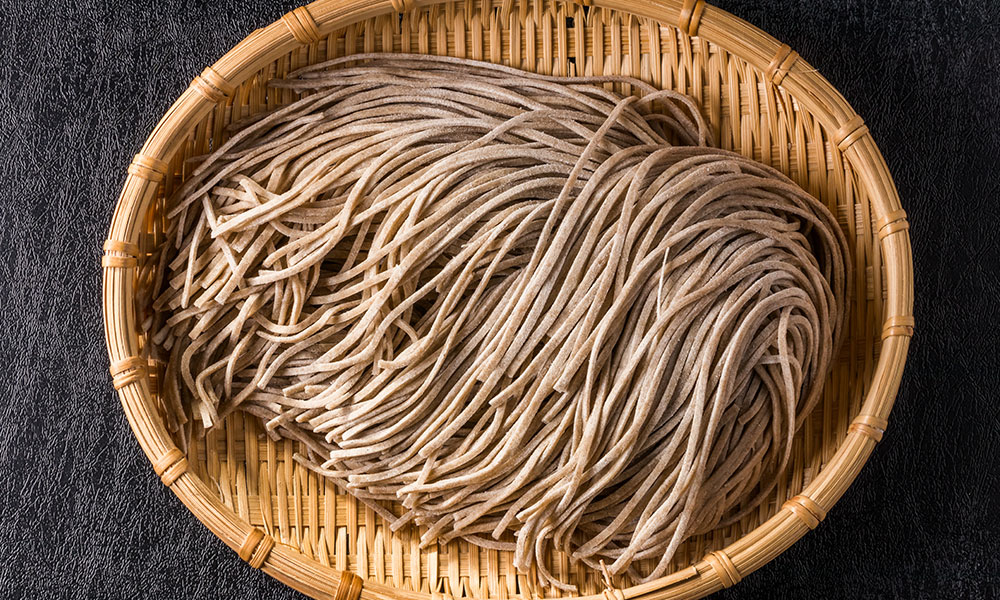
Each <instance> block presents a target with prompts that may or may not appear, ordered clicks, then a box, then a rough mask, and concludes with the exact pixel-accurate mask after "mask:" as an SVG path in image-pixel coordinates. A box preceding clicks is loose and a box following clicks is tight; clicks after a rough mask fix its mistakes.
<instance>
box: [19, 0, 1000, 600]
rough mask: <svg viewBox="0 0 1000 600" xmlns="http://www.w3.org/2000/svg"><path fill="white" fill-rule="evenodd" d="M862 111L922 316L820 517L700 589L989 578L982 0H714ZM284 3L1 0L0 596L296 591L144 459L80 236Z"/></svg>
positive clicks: (995, 204) (796, 593) (994, 527)
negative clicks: (218, 68)
mask: <svg viewBox="0 0 1000 600" xmlns="http://www.w3.org/2000/svg"><path fill="white" fill-rule="evenodd" d="M711 3H712V4H714V5H716V6H719V7H721V8H724V9H726V10H729V11H731V12H733V13H735V14H736V15H738V16H740V17H742V18H744V19H746V20H748V21H750V22H751V23H753V24H754V25H756V26H758V27H760V28H761V29H763V30H764V31H767V32H768V33H770V34H771V35H773V36H775V37H776V38H778V39H780V40H782V41H784V42H786V43H788V44H789V45H790V46H791V47H792V48H794V49H795V50H797V51H798V52H799V53H800V54H801V55H802V56H803V57H804V58H805V59H806V60H808V61H809V62H810V63H811V64H812V65H813V66H815V67H816V68H818V69H819V70H820V71H821V72H822V73H823V74H824V75H825V76H826V77H827V78H828V79H829V80H830V81H831V83H833V85H834V86H835V87H836V88H837V89H839V90H840V91H841V92H842V93H843V94H844V95H845V96H846V97H847V99H848V101H849V102H851V103H852V105H853V106H854V108H855V109H856V110H857V112H858V113H859V114H861V115H862V116H864V118H865V121H866V123H867V124H868V125H869V127H870V128H871V131H872V134H873V135H874V137H875V140H876V142H877V143H878V145H879V147H880V148H881V150H882V152H883V153H884V154H885V157H886V161H887V162H888V164H889V168H890V170H891V172H892V174H893V176H894V178H895V180H896V183H897V186H898V187H899V191H900V196H901V197H902V200H903V204H904V206H905V208H906V210H907V213H908V215H909V218H910V222H911V234H912V240H913V250H914V259H915V271H916V289H917V296H916V306H915V313H916V320H917V323H919V325H920V329H919V331H918V333H917V335H916V337H915V338H914V341H913V345H912V346H911V350H910V355H909V358H908V360H907V366H906V372H905V374H904V376H903V384H902V387H901V388H900V393H899V397H898V399H897V403H896V408H895V409H894V410H893V412H892V416H891V422H890V426H889V431H888V433H887V434H886V437H885V439H884V440H883V441H882V442H881V443H880V444H879V446H878V448H877V449H876V450H875V453H874V454H873V456H872V459H871V460H870V461H869V463H868V464H867V465H866V466H865V468H864V469H863V470H862V472H861V475H860V477H859V478H858V479H857V481H856V482H855V483H854V484H853V485H852V486H851V487H850V489H849V490H848V492H847V494H846V495H845V496H844V498H843V499H842V500H841V501H840V502H839V503H838V504H837V505H836V507H835V508H834V509H833V510H832V511H831V513H830V515H829V517H828V518H827V520H826V521H824V522H823V524H822V525H821V526H820V527H819V528H818V529H817V530H816V531H814V532H812V533H810V534H808V535H807V536H806V537H805V538H803V539H802V540H801V541H799V542H798V543H796V544H795V545H794V546H793V547H792V548H791V549H790V550H788V551H787V552H786V553H784V554H783V555H782V556H781V557H779V558H778V559H776V560H775V561H773V562H771V563H769V564H768V565H767V566H766V567H764V568H763V569H761V570H760V571H757V572H756V573H754V574H753V575H751V576H749V577H747V578H746V579H745V580H744V581H743V582H742V583H740V584H739V585H738V586H736V587H734V588H732V589H729V590H726V591H725V592H721V593H719V594H718V595H717V598H723V599H726V600H732V599H737V598H739V599H744V598H779V599H780V598H803V597H815V598H830V599H836V598H907V599H908V598H940V599H951V598H955V599H959V598H963V599H964V598H970V599H979V598H995V597H1000V520H998V519H997V518H996V515H997V514H998V513H1000V466H998V464H997V460H996V457H997V456H998V455H1000V404H998V403H997V401H996V397H997V390H998V389H1000V360H998V359H997V356H998V353H997V352H996V346H997V343H998V341H1000V340H998V335H997V325H996V323H997V322H1000V300H998V298H1000V279H998V269H997V265H1000V240H998V233H997V232H998V230H1000V227H998V226H997V223H998V218H1000V201H998V199H997V198H998V197H1000V151H998V148H1000V88H998V87H997V86H996V82H997V81H1000V39H998V38H1000V4H997V3H992V2H954V3H943V2H938V1H936V0H922V1H915V2H913V1H910V2H903V1H899V0H889V1H886V2H878V3H858V2H842V1H841V0H798V1H791V0H774V1H772V2H767V3H759V2H752V1H750V0H740V1H722V0H713V1H712V2H711ZM294 6H295V3H292V2H273V1H268V2H264V1H261V0H250V1H242V2H236V1H234V0H217V1H213V2H191V1H188V2H181V1H176V0H164V1H158V2H153V1H151V0H150V1H146V2H138V1H123V2H112V1H107V0H104V1H98V0H74V1H73V2H69V1H66V0H53V1H51V2H50V1H46V2H42V1H40V0H0V64H2V67H3V68H0V154H2V156H0V361H2V362H0V364H2V367H0V398H2V399H3V401H2V402H0V514H2V518H0V597H2V598H14V599H17V598H111V599H117V598H152V599H159V598H190V599H201V598H222V599H230V598H247V597H262V598H274V599H283V598H299V597H301V596H299V595H298V594H296V593H295V592H292V591H291V590H290V589H288V588H285V587H284V586H283V585H282V584H280V583H278V582H277V581H275V580H272V579H270V578H269V577H268V576H266V575H264V574H263V573H261V572H259V571H255V570H253V569H251V568H250V567H249V566H247V565H246V564H245V563H243V562H242V561H240V560H239V558H238V557H237V556H236V554H235V553H234V552H232V551H231V550H229V549H228V548H226V547H225V546H224V545H223V544H222V542H220V541H219V540H217V539H216V538H215V537H214V536H213V535H212V534H211V533H210V532H209V531H208V530H207V529H205V528H204V527H203V526H202V525H201V524H200V523H198V522H197V520H196V519H195V518H194V517H193V516H191V515H190V513H188V512H187V510H186V509H185V508H184V506H183V505H181V503H180V502H179V501H178V500H177V498H176V497H175V496H174V495H173V494H172V493H171V492H170V491H169V490H167V489H165V488H164V487H163V486H162V484H160V482H159V481H158V480H157V478H156V477H155V476H154V475H153V473H152V469H151V468H150V466H149V463H148V462H147V461H146V459H145V457H144V456H143V455H142V452H141V451H140V449H139V445H138V443H137V442H136V441H135V439H134V438H133V436H132V433H131V431H130V430H129V428H128V425H127V423H126V421H125V417H124V414H123V413H122V410H121V407H120V404H119V403H118V400H117V398H116V397H115V394H114V392H113V390H112V389H111V382H110V377H109V376H108V371H107V364H108V363H107V353H106V350H105V347H104V332H103V327H102V325H101V309H100V267H99V257H100V244H101V242H102V240H103V239H104V238H105V237H106V233H107V227H108V223H109V222H110V218H111V211H112V209H113V208H114V203H115V199H116V198H117V195H118V192H119V191H120V189H121V185H122V182H123V181H124V179H125V167H126V166H127V164H128V161H129V159H130V158H131V156H132V155H133V154H134V153H135V152H136V151H138V149H139V147H140V145H141V143H142V141H143V140H144V139H145V138H146V136H147V135H148V134H149V132H150V130H151V129H152V127H153V125H154V124H155V123H156V120H157V119H158V118H159V117H160V115H162V114H163V113H164V112H165V111H166V109H167V108H168V107H169V106H170V104H171V102H172V101H173V99H174V98H176V97H177V96H178V95H179V94H180V93H181V91H183V89H184V88H185V87H186V86H187V84H188V83H189V82H190V80H191V78H192V77H193V76H194V75H195V74H197V73H198V72H199V71H200V70H201V69H202V68H203V67H204V66H205V65H206V64H209V63H211V62H213V61H214V60H216V59H217V58H218V57H219V56H221V55H222V54H223V53H225V51H226V50H228V49H229V48H230V47H232V46H233V45H234V44H236V43H237V42H238V41H239V40H240V39H242V38H243V37H244V36H245V35H246V34H247V33H249V32H250V31H253V30H254V29H256V28H257V27H262V26H264V25H267V24H268V23H270V22H272V21H274V20H275V19H277V18H279V17H280V16H281V15H282V14H283V13H285V12H286V11H288V10H290V9H291V8H294Z"/></svg>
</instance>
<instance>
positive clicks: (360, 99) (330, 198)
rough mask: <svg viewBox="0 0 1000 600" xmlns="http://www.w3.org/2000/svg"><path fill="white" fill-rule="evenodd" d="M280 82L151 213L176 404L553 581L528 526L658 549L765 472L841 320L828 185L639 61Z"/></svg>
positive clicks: (646, 550) (428, 60) (446, 64)
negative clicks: (271, 441)
mask: <svg viewBox="0 0 1000 600" xmlns="http://www.w3.org/2000/svg"><path fill="white" fill-rule="evenodd" d="M360 59H363V60H360ZM611 83H618V84H625V85H626V89H630V90H631V92H630V93H633V94H636V95H629V96H621V95H618V94H616V93H612V92H611V91H609V89H611V88H612V86H611V85H610V84H611ZM277 85H278V86H279V87H284V88H291V89H293V90H296V91H299V92H306V93H304V94H302V97H301V99H299V100H298V101H296V102H294V103H292V104H290V105H288V106H286V107H284V108H281V109H280V110H276V111H274V112H271V113H269V114H267V115H265V116H263V117H259V118H258V119H257V120H255V121H253V122H251V123H249V124H246V125H245V126H244V127H243V128H242V129H241V130H240V131H239V132H238V133H236V134H235V135H233V137H232V138H231V139H230V140H229V141H228V142H227V143H226V144H224V145H223V146H222V147H220V148H218V149H217V150H216V151H215V152H214V153H213V154H211V155H210V156H208V157H206V158H205V160H204V161H203V162H202V163H201V164H200V166H198V168H197V169H196V170H195V171H194V172H193V173H192V175H191V176H190V177H189V178H188V180H187V181H186V182H185V184H184V185H183V187H182V188H181V189H180V190H179V192H178V194H177V195H176V198H175V199H174V203H173V205H172V210H171V212H170V213H169V217H170V223H171V226H172V229H171V231H170V236H169V237H170V241H169V244H168V247H166V248H164V250H163V254H162V261H163V266H164V268H163V269H162V271H164V272H165V279H164V280H163V281H162V282H161V284H160V289H159V291H158V292H157V300H156V302H155V308H156V309H157V310H158V311H159V314H160V318H159V319H157V320H155V321H151V322H149V323H147V326H148V327H150V328H151V329H152V330H153V331H152V333H153V339H154V343H155V346H156V348H155V351H156V352H158V353H159V355H160V356H161V357H162V358H163V359H164V360H166V362H167V367H166V377H165V382H164V397H165V398H166V400H167V403H168V405H169V406H170V407H171V410H170V412H171V413H172V415H171V417H170V418H171V419H173V420H174V422H173V426H174V427H175V428H176V429H177V430H178V431H180V432H181V434H179V435H182V437H183V436H184V435H191V431H195V432H197V431H200V430H203V428H207V427H211V426H213V425H215V424H218V423H219V422H220V421H221V420H222V419H224V418H225V417H226V415H228V414H229V413H231V412H232V411H234V410H242V411H246V412H247V413H250V414H252V415H256V416H258V417H259V418H261V419H262V420H263V422H264V423H265V425H266V429H267V431H268V432H270V434H271V435H275V436H284V437H288V438H292V439H295V440H298V441H300V442H302V447H304V448H305V450H303V453H302V454H301V455H298V456H296V459H297V460H299V461H300V462H301V463H302V464H304V465H306V466H308V467H309V468H310V469H314V470H315V471H317V472H319V473H321V474H323V475H324V476H326V477H328V478H330V479H332V480H333V481H334V482H335V483H336V484H338V485H339V486H341V487H342V488H344V489H345V490H347V491H348V492H350V493H351V494H353V495H355V496H356V497H357V498H359V499H360V500H362V501H364V502H366V503H368V504H369V505H370V506H372V507H373V508H374V509H375V510H377V511H378V512H379V513H380V514H382V515H384V516H385V517H386V518H387V519H389V520H390V522H391V524H392V527H393V528H394V529H395V528H398V527H401V526H403V525H404V524H406V523H410V522H415V523H417V524H420V525H423V526H425V527H426V528H427V529H426V534H425V535H424V536H423V537H422V539H421V542H422V543H423V544H430V543H436V542H437V541H446V540H449V539H453V538H456V537H460V538H464V539H465V540H468V541H469V542H471V543H474V544H479V545H481V546H484V547H487V548H500V549H506V550H513V551H514V552H515V555H514V556H515V565H516V566H517V567H518V568H519V569H521V570H523V571H528V570H530V569H531V568H532V567H535V568H536V569H537V573H538V577H539V579H540V580H541V581H542V582H543V583H546V584H552V585H556V586H558V587H564V588H566V587H570V586H567V585H566V584H564V583H561V582H560V581H558V580H557V579H556V578H555V577H554V576H553V575H552V574H551V573H549V572H548V571H547V570H546V568H545V565H546V562H545V560H544V557H545V556H546V555H547V553H548V552H549V551H550V550H551V549H558V550H562V551H565V552H568V553H569V554H570V555H571V557H572V558H573V559H574V560H579V561H583V562H585V563H587V564H589V565H597V564H598V563H599V562H601V561H607V563H608V565H609V567H610V570H611V571H612V572H613V573H621V572H625V571H628V570H629V569H630V564H631V563H632V562H633V561H635V560H638V559H654V561H653V562H655V563H656V566H655V568H652V570H651V571H647V572H645V573H642V574H640V573H637V572H635V570H634V569H632V571H631V573H632V575H633V576H635V577H640V576H646V577H647V578H653V577H658V576H660V575H662V574H663V573H664V572H665V570H666V568H667V566H668V563H669V561H670V559H671V557H672V556H673V554H674V552H675V551H676V549H677V547H678V545H679V544H680V543H681V542H682V541H683V540H685V539H686V538H688V537H689V536H691V535H694V534H696V533H700V532H706V531H709V530H711V529H713V528H715V527H718V526H721V525H725V524H727V523H732V522H734V521H736V520H738V519H740V518H741V517H742V516H743V515H745V514H746V513H747V512H748V511H750V510H752V509H753V508H755V506H756V505H757V504H758V503H759V502H760V501H761V499H762V498H764V497H765V496H766V495H767V494H768V493H769V492H770V491H771V490H772V489H773V486H774V485H775V482H776V479H777V477H778V475H779V474H780V473H781V471H782V469H783V468H784V467H785V465H786V464H787V463H788V460H789V454H790V451H791V443H792V439H793V436H794V434H795V432H796V430H797V428H798V427H799V426H800V424H801V423H802V422H803V419H804V417H805V416H806V415H807V413H808V412H809V411H810V409H811V408H812V407H813V405H815V404H816V401H817V398H818V396H819V394H820V391H821V387H822V381H823V379H824V377H825V376H826V373H827V372H828V370H829V367H830V364H831V359H832V358H833V356H834V352H835V349H836V347H837V344H838V341H839V339H840V337H841V331H842V330H843V329H844V320H845V317H846V312H847V311H846V307H845V294H846V288H845V282H846V280H847V278H848V276H849V273H847V269H848V268H849V262H848V261H846V260H845V253H846V252H847V246H846V242H845V239H844V236H843V234H842V232H841V231H840V229H839V228H838V226H837V224H836V222H835V220H834V219H833V217H832V216H831V214H830V213H829V211H828V210H827V209H826V208H825V207H824V206H822V205H821V204H820V203H819V202H817V201H816V200H815V199H813V198H812V197H810V196H809V195H808V194H806V193H805V192H803V191H802V190H801V189H800V188H798V187H797V186H795V185H794V184H793V183H792V182H790V181H789V180H788V179H786V178H785V177H784V176H782V175H781V174H779V173H778V172H776V171H774V170H773V169H771V168H768V167H766V166H763V165H761V164H758V163H756V162H753V161H751V160H748V159H746V158H743V157H741V156H738V155H736V154H733V153H731V152H726V151H722V150H718V149H714V148H711V147H708V146H707V144H708V142H709V139H710V133H709V130H708V128H707V126H706V124H705V122H704V121H703V119H702V118H701V117H700V116H699V113H698V110H697V107H696V106H695V105H694V104H693V102H692V101H691V100H690V99H689V98H687V97H684V96H682V95H680V94H677V93H674V92H670V91H659V90H655V89H653V88H651V87H650V86H648V85H646V84H644V83H642V82H640V81H637V80H633V79H627V78H622V77H590V78H553V77H545V76H540V75H534V74H529V73H523V72H520V71H516V70H513V69H509V68H505V67H501V66H495V65H488V64H484V63H476V62H471V61H466V60H459V59H451V58H443V57H429V56H412V55H364V56H360V57H359V56H354V57H350V58H345V59H338V60H334V61H330V62H328V63H325V64H320V65H316V66H313V67H309V68H307V69H304V70H301V71H299V72H298V73H297V74H295V76H294V77H293V78H291V79H289V80H286V81H282V82H278V83H277ZM197 421H200V424H198V425H195V426H194V427H192V424H193V423H195V422H197ZM185 432H186V433H185ZM390 500H391V501H398V502H399V503H400V504H401V506H402V509H401V510H400V509H398V508H397V509H396V510H395V512H393V510H390V509H389V508H388V503H386V502H383V501H390ZM397 506H398V505H397ZM505 532H513V537H510V536H509V535H508V536H504V535H503V534H504V533H505ZM511 539H513V540H514V541H509V540H511Z"/></svg>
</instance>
